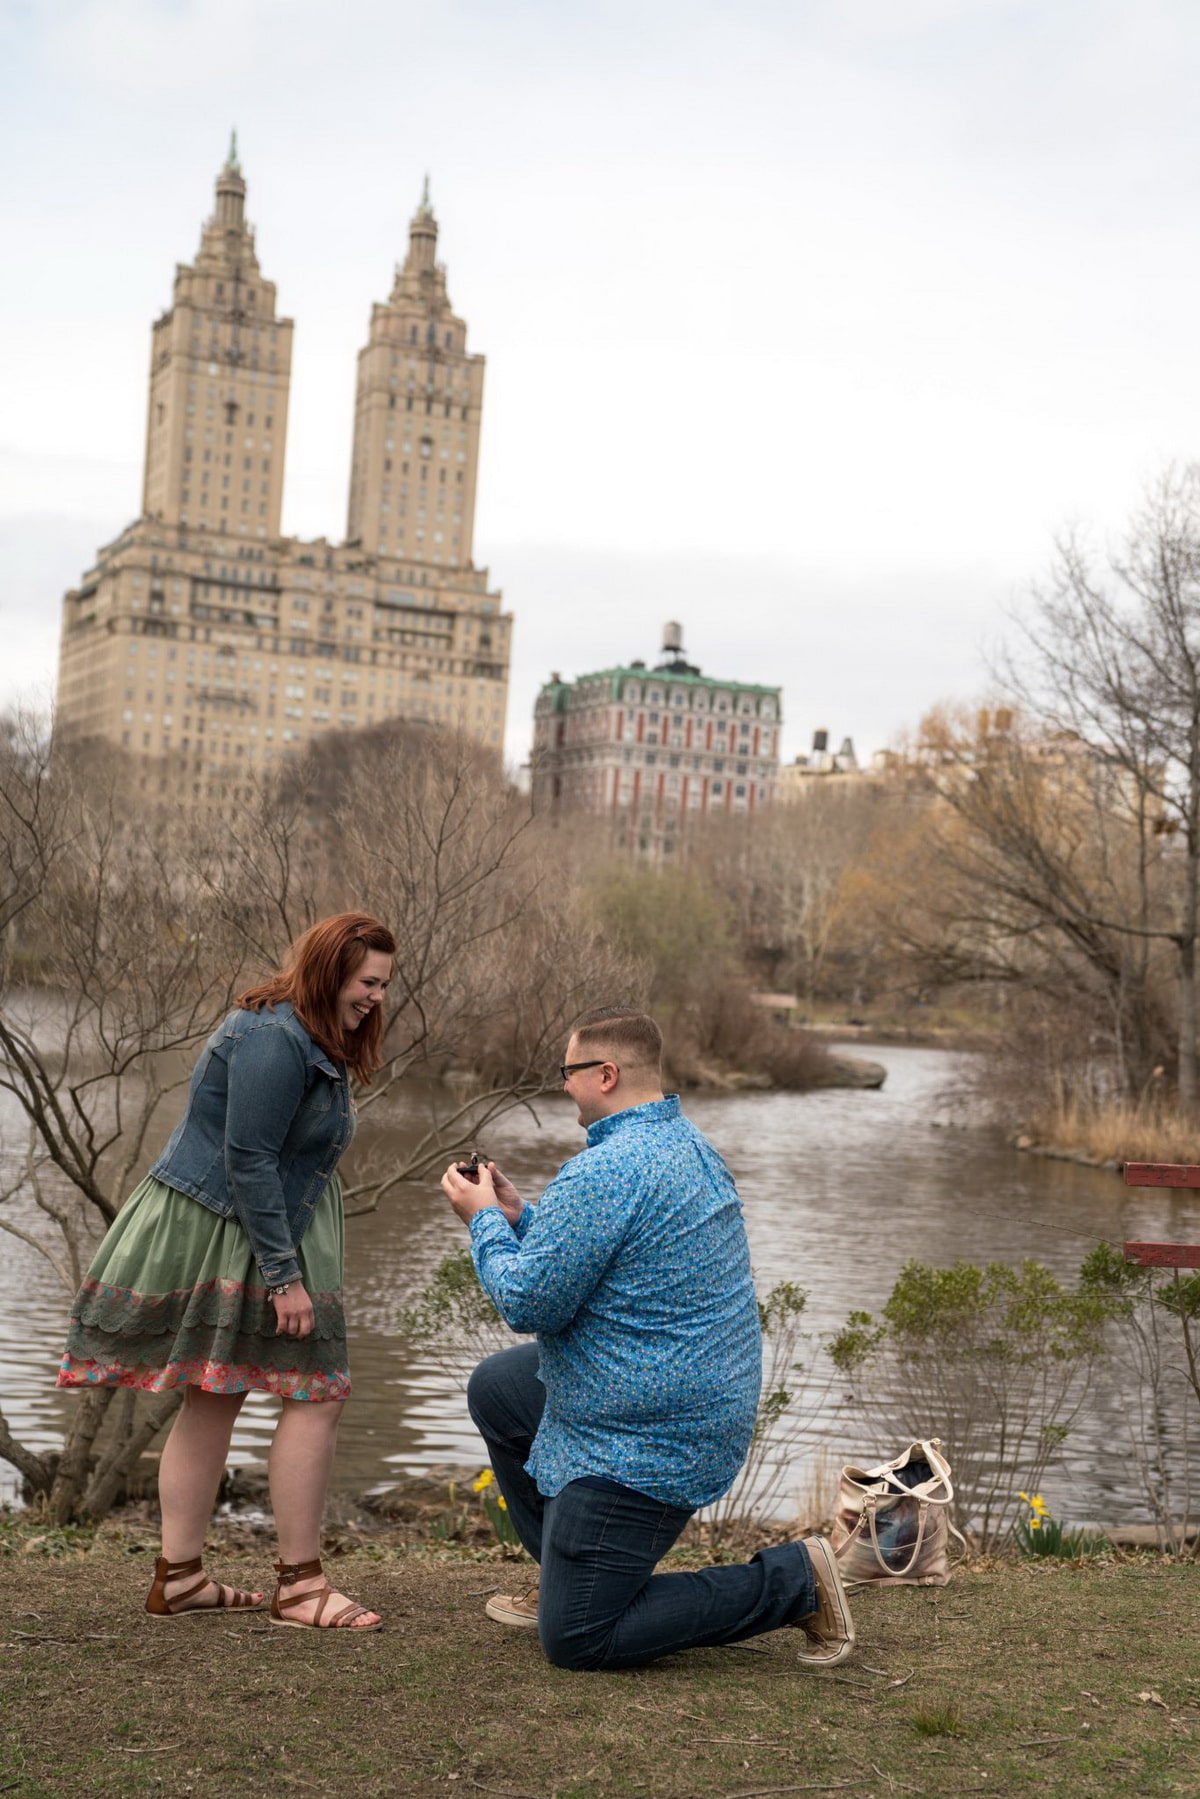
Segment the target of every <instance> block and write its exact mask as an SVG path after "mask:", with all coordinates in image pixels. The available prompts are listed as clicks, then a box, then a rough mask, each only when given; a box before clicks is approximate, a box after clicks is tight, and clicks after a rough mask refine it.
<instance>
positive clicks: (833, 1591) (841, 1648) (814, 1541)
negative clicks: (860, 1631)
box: [800, 1537, 856, 1663]
mask: <svg viewBox="0 0 1200 1799" xmlns="http://www.w3.org/2000/svg"><path fill="white" fill-rule="evenodd" d="M804 1547H805V1548H806V1549H807V1550H808V1553H809V1558H810V1559H811V1560H812V1561H813V1562H815V1563H819V1564H820V1567H821V1572H822V1573H823V1575H824V1577H825V1578H824V1587H825V1594H826V1597H827V1599H828V1601H829V1604H830V1607H831V1609H832V1610H833V1611H834V1612H835V1614H836V1622H837V1625H838V1627H839V1629H840V1632H841V1637H840V1639H839V1640H835V1641H834V1642H832V1643H831V1644H830V1645H829V1649H828V1651H827V1652H824V1653H823V1654H822V1655H821V1656H819V1657H817V1658H812V1659H814V1660H815V1661H817V1662H821V1663H823V1662H832V1661H844V1660H845V1659H846V1657H847V1656H848V1655H849V1654H850V1651H851V1650H852V1649H853V1647H854V1644H855V1640H856V1639H855V1630H854V1620H853V1618H852V1617H851V1616H850V1604H849V1601H848V1600H847V1598H846V1589H845V1587H844V1586H843V1585H842V1571H841V1569H840V1568H839V1567H838V1564H837V1557H836V1556H835V1555H834V1553H833V1550H832V1548H831V1547H830V1545H829V1543H828V1542H827V1540H826V1539H825V1538H824V1537H808V1538H806V1539H805V1543H804ZM806 1659H809V1658H807V1657H805V1655H804V1653H803V1651H801V1655H800V1660H801V1661H805V1660H806Z"/></svg>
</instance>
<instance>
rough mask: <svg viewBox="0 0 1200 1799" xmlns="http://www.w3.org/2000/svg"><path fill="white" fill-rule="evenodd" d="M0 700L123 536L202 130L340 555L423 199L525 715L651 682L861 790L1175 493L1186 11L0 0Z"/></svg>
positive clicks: (193, 235) (1195, 179) (1186, 148)
mask: <svg viewBox="0 0 1200 1799" xmlns="http://www.w3.org/2000/svg"><path fill="white" fill-rule="evenodd" d="M0 21H2V23H0V120H2V123H0V134H2V139H0V141H2V148H3V162H4V169H5V179H4V182H3V199H2V201H0V208H2V214H3V216H2V217H0V234H2V235H0V244H2V246H3V253H4V264H5V268H6V279H5V280H4V282H3V283H2V293H0V325H2V328H0V396H2V398H0V637H2V647H3V655H2V656H0V703H3V702H5V701H7V700H10V699H12V698H13V697H15V696H16V695H17V694H18V693H23V694H26V695H29V694H34V695H36V694H37V693H39V692H40V693H41V694H42V695H43V696H44V695H45V694H46V693H48V692H49V691H51V690H52V687H53V680H54V668H55V657H56V643H57V630H58V616H59V603H60V598H61V594H62V591H63V589H64V588H65V587H66V586H68V585H70V584H71V583H72V582H73V581H74V580H75V579H77V577H78V575H79V574H80V573H81V572H82V570H83V568H84V567H85V566H86V565H87V563H88V561H89V560H90V558H91V556H92V554H93V552H94V550H95V549H96V548H97V547H98V545H99V544H100V543H102V542H104V541H106V540H108V539H109V538H111V537H113V536H114V535H115V534H116V533H117V532H118V531H119V530H120V529H121V528H122V527H123V526H124V525H125V524H126V523H127V522H128V521H129V520H130V519H131V518H133V517H134V516H135V515H136V513H137V511H138V507H139V502H140V494H141V459H142V447H143V437H144V429H145V403H146V376H147V367H148V358H149V332H150V325H151V322H152V320H153V318H154V317H155V316H156V315H157V314H158V313H159V312H160V311H161V310H162V309H163V308H164V307H165V306H166V305H168V304H169V302H170V297H171V282H172V276H173V270H174V265H175V263H176V262H180V261H190V260H191V258H192V257H193V256H194V254H195V251H196V249H197V246H198V242H199V233H200V226H201V222H202V220H203V218H204V217H205V216H206V215H207V213H208V212H209V211H210V209H211V206H212V188H213V181H214V178H215V176H216V173H217V170H218V168H219V166H220V164H221V162H222V161H223V159H224V154H225V149H226V146H227V143H228V137H229V129H230V126H231V125H234V124H236V126H237V129H238V141H239V147H240V151H241V159H242V166H243V169H244V171H245V174H246V177H247V181H248V184H249V196H248V213H249V216H250V218H251V220H252V222H253V223H254V224H255V226H256V227H257V233H258V249H259V255H260V259H261V262H262V266H263V271H264V273H265V274H266V276H267V277H268V278H269V279H272V280H274V281H275V282H276V283H277V284H278V289H279V303H280V310H281V312H283V313H284V314H285V315H287V316H289V317H293V318H294V319H295V320H296V336H295V345H294V357H293V370H292V414H291V424H290V430H289V441H288V446H287V475H286V488H285V500H284V528H285V530H287V531H288V532H290V533H295V534H299V535H301V536H318V535H322V534H324V535H326V536H328V537H330V538H331V539H334V540H338V539H340V538H341V536H342V535H343V533H344V531H345V513H346V493H347V485H348V476H349V459H350V434H351V424H352V416H353V398H354V375H355V355H356V352H357V350H358V348H359V346H360V345H361V344H362V342H363V341H364V339H365V336H366V328H367V321H368V318H369V313H370V307H371V303H372V302H373V301H375V300H382V299H386V297H387V294H388V291H389V288H390V285H391V279H392V269H393V264H394V263H395V262H396V261H397V260H398V259H400V258H402V257H403V254H404V249H405V245H406V242H407V226H408V220H409V218H410V216H411V214H412V212H413V210H414V208H415V205H416V202H417V200H418V198H419V195H420V190H421V182H422V179H423V176H424V174H425V172H426V171H428V172H429V174H430V177H431V184H432V195H433V203H434V209H435V211H436V213H437V217H438V220H439V223H440V226H441V238H440V244H439V255H440V256H441V258H442V259H443V260H444V261H445V263H446V264H447V267H448V270H449V285H450V295H451V299H452V301H453V303H454V305H455V308H456V310H457V311H459V312H460V313H461V314H462V315H463V316H464V317H465V318H466V319H467V322H468V328H469V338H468V343H469V347H470V348H471V349H473V350H477V351H480V352H482V353H483V354H484V355H485V356H486V357H487V376H486V382H485V390H484V424H483V453H482V467H481V475H480V498H479V509H478V516H477V521H476V542H475V559H476V561H477V562H478V563H481V564H487V566H488V567H489V568H490V570H491V575H492V580H493V583H494V584H495V585H498V586H499V587H500V588H501V589H502V590H503V593H504V597H505V604H506V606H507V607H508V609H510V610H511V611H512V612H513V614H514V615H515V620H516V624H515V641H514V651H513V667H512V686H511V690H510V703H509V732H508V751H509V755H510V756H511V758H512V759H513V760H514V761H519V760H521V759H523V758H524V756H525V755H526V754H527V751H528V744H529V737H530V712H531V707H532V703H533V699H534V697H535V694H536V691H537V687H538V685H539V684H540V682H541V681H542V680H544V679H545V678H546V677H547V675H548V674H549V673H550V671H551V670H552V669H557V670H560V671H561V672H562V673H563V674H564V675H567V676H572V675H576V674H580V673H584V672H586V671H587V670H589V669H594V668H600V667H605V666H608V665H610V664H612V663H615V662H620V661H627V660H628V659H629V658H631V657H634V656H643V657H646V658H650V657H652V656H653V655H654V654H655V653H656V651H657V649H658V646H659V642H660V632H661V626H662V624H663V622H664V621H665V620H667V619H680V620H682V621H683V623H684V626H685V633H686V643H687V646H688V649H689V651H690V653H691V655H692V657H693V658H694V659H695V660H696V661H698V662H699V663H700V664H701V666H702V667H703V668H704V670H705V672H706V673H711V674H716V675H722V676H726V677H728V678H731V679H737V680H743V681H756V680H763V681H771V682H778V683H781V684H782V686H783V689H784V711H785V720H786V725H785V733H784V750H785V754H786V755H787V756H789V757H790V756H791V755H793V754H794V753H795V752H796V751H797V750H800V749H803V748H806V747H807V745H808V743H809V741H810V738H811V733H812V731H813V729H814V727H816V726H826V727H828V729H829V730H830V731H831V732H832V733H833V735H834V736H835V737H836V738H839V739H840V738H841V737H842V736H843V735H845V734H850V735H852V736H853V737H854V738H855V741H856V744H857V746H858V748H859V749H860V751H861V752H869V751H870V750H871V749H873V748H876V747H879V746H881V745H883V744H886V743H887V742H888V741H889V740H890V739H891V738H892V737H893V736H894V735H895V734H896V733H897V732H900V731H902V730H904V729H905V728H906V727H908V726H911V725H913V724H914V723H915V722H916V721H917V719H918V718H919V717H920V715H921V713H922V711H923V710H925V709H926V708H927V707H928V706H929V705H931V704H933V703H935V702H936V701H938V700H942V699H950V698H970V697H972V696H974V695H977V694H979V693H981V692H982V691H983V689H984V688H985V686H986V671H985V665H984V652H985V650H986V649H987V646H988V645H989V644H991V643H994V642H995V640H996V639H997V637H998V636H999V635H1000V634H1001V632H1002V631H1003V629H1004V626H1005V609H1006V608H1007V607H1010V606H1011V605H1012V604H1013V603H1014V601H1015V600H1017V599H1018V598H1019V596H1020V594H1021V592H1022V590H1023V589H1024V587H1025V586H1026V585H1027V583H1028V582H1029V581H1030V580H1031V579H1032V578H1034V577H1036V576H1037V574H1038V573H1039V572H1040V571H1041V570H1042V569H1044V568H1045V566H1046V563H1047V560H1048V558H1049V555H1050V552H1051V547H1052V540H1053V536H1054V534H1055V532H1056V531H1057V530H1059V529H1060V528H1061V527H1062V526H1063V525H1065V524H1067V523H1070V522H1083V523H1085V524H1087V525H1088V526H1089V527H1090V528H1091V530H1092V532H1093V534H1094V537H1095V540H1096V541H1097V543H1098V544H1100V545H1103V544H1104V542H1105V541H1106V540H1107V539H1109V538H1111V537H1113V536H1114V535H1115V534H1116V533H1117V532H1118V531H1119V530H1120V528H1121V525H1122V522H1123V520H1124V517H1125V515H1126V514H1127V513H1128V511H1129V510H1130V509H1131V508H1132V507H1133V505H1134V504H1135V503H1136V502H1137V499H1138V497H1139V494H1140V492H1141V490H1142V488H1143V486H1144V485H1145V484H1146V483H1147V481H1148V480H1150V479H1151V478H1152V477H1153V475H1154V474H1155V473H1156V471H1157V470H1158V469H1159V468H1160V467H1161V465H1162V464H1163V463H1164V462H1165V461H1167V460H1168V459H1170V458H1184V459H1186V458H1190V457H1192V456H1196V455H1200V414H1198V402H1200V333H1198V332H1197V329H1196V318H1197V302H1198V299H1200V229H1198V227H1200V194H1198V192H1197V190H1198V187H1200V120H1198V114H1197V108H1196V105H1195V96H1196V93H1197V91H1198V88H1200V82H1198V77H1200V6H1197V5H1196V3H1195V0H1160V3H1158V4H1156V3H1155V0H1026V3H1024V4H1018V3H1016V0H720V3H718V4H708V3H706V0H678V3H676V0H636V3H634V0H610V3H609V4H602V3H591V4H583V0H553V3H551V0H530V3H529V4H520V3H511V0H438V4H436V5H435V4H432V3H431V0H422V3H421V4H412V3H410V0H342V3H341V4H340V5H337V6H334V5H331V4H329V0H0Z"/></svg>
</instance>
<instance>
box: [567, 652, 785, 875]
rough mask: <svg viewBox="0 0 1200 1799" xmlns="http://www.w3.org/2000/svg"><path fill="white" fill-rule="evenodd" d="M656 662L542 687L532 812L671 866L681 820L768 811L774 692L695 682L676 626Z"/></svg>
mask: <svg viewBox="0 0 1200 1799" xmlns="http://www.w3.org/2000/svg"><path fill="white" fill-rule="evenodd" d="M662 657H663V659H662V660H661V661H660V662H658V663H656V664H655V666H654V667H653V668H647V667H646V664H645V663H644V662H640V661H633V662H630V663H628V664H623V665H622V666H620V667H618V668H608V669H603V670H601V671H600V672H598V673H596V674H590V675H580V676H579V677H578V678H577V679H576V680H574V681H564V680H563V679H562V678H561V677H560V676H559V675H552V676H551V678H550V680H549V681H548V682H547V683H546V685H545V686H544V687H543V688H542V690H541V692H540V693H539V695H538V698H537V704H536V706H535V708H534V744H533V759H532V791H533V804H534V810H535V811H537V812H541V813H549V814H554V813H565V812H583V813H590V814H592V815H594V816H596V817H598V818H602V819H604V820H606V821H608V822H609V823H610V825H611V827H612V829H613V831H614V833H615V836H616V840H617V842H618V843H620V844H624V845H627V846H629V847H631V848H634V849H637V850H640V851H645V852H652V853H656V854H662V855H670V854H672V853H673V852H674V850H675V849H676V848H677V847H678V843H679V839H680V836H681V834H682V833H683V832H684V831H685V830H686V828H687V826H688V823H689V822H690V821H694V820H696V819H699V818H705V817H711V816H712V815H714V814H717V813H724V814H731V813H751V812H756V811H758V810H759V809H760V808H761V807H763V806H766V805H769V804H770V802H771V800H772V799H773V798H774V794H775V781H776V775H777V771H778V768H779V733H780V727H781V724H782V717H781V710H780V701H781V691H782V690H781V689H780V688H778V687H769V686H759V685H752V684H749V683H746V682H741V681H722V680H719V679H717V678H716V677H715V676H713V675H705V674H702V673H701V671H700V669H699V668H697V667H695V666H694V665H693V664H692V663H689V662H688V661H687V660H686V657H685V655H684V650H683V634H682V630H681V627H680V626H679V625H677V624H669V625H668V626H667V627H666V631H665V633H664V643H663V652H662Z"/></svg>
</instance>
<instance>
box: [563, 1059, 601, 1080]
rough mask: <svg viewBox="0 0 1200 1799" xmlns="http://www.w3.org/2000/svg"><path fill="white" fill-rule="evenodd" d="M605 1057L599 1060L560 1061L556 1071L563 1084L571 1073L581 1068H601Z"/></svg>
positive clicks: (577, 1071) (576, 1072) (575, 1072)
mask: <svg viewBox="0 0 1200 1799" xmlns="http://www.w3.org/2000/svg"><path fill="white" fill-rule="evenodd" d="M606 1059H607V1058H604V1057H602V1058H601V1060H600V1061H599V1062H560V1063H559V1066H558V1072H559V1074H561V1076H562V1078H563V1082H564V1085H565V1083H566V1082H567V1081H569V1080H570V1078H571V1076H572V1075H573V1074H578V1073H579V1071H580V1070H581V1069H583V1068H603V1067H604V1063H605V1060H606Z"/></svg>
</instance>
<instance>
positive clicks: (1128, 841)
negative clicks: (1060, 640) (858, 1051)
mask: <svg viewBox="0 0 1200 1799" xmlns="http://www.w3.org/2000/svg"><path fill="white" fill-rule="evenodd" d="M998 716H999V719H1000V724H999V725H998V726H997V725H996V722H995V721H996V718H997V714H996V713H995V712H994V711H987V712H983V713H980V714H972V713H969V712H966V711H962V712H959V713H957V714H954V713H948V712H941V713H938V714H934V715H931V716H930V717H929V718H927V719H926V720H925V722H924V724H923V726H922V729H921V732H920V736H919V739H918V744H917V746H916V752H915V756H914V758H913V759H912V762H911V764H910V773H909V777H908V778H909V779H911V780H915V781H919V782H921V783H922V784H923V785H925V787H926V788H927V790H928V791H929V792H930V793H931V794H932V795H933V796H934V798H935V802H936V803H935V804H934V805H932V807H931V808H930V810H929V811H928V813H927V814H926V816H925V818H924V820H923V822H922V825H921V828H920V829H918V830H916V831H913V832H912V833H910V835H909V836H908V838H907V840H906V842H905V844H904V845H903V848H902V850H901V852H900V853H899V854H893V855H892V856H891V857H890V859H889V860H888V862H887V865H886V867H885V868H883V869H881V870H880V871H878V874H877V887H878V891H879V900H878V903H879V906H880V909H881V911H883V912H884V913H885V914H886V916H887V918H888V923H889V929H890V933H891V937H892V940H893V942H895V943H897V944H899V945H901V946H902V947H903V948H904V950H905V951H906V953H907V955H908V957H909V959H910V962H911V965H912V966H913V968H914V970H915V971H916V973H917V974H918V975H919V977H920V979H921V981H922V982H923V983H925V984H928V985H932V986H937V987H940V988H943V989H947V988H951V989H952V988H955V987H959V988H962V987H974V988H976V989H979V988H983V989H990V990H992V991H993V992H1004V993H1008V994H1009V995H1011V996H1013V998H1014V1006H1013V1007H1010V1013H1011V1015H1012V1016H1013V1017H1014V1018H1015V1017H1016V1016H1017V1015H1018V1013H1019V1012H1020V1011H1021V1009H1022V1008H1023V1011H1024V1014H1025V1015H1027V1016H1033V1015H1034V1014H1035V1013H1038V1014H1039V1015H1043V1016H1044V1017H1045V1018H1046V1019H1047V1020H1049V1019H1051V1018H1052V1016H1053V1015H1054V1014H1056V1013H1057V1015H1058V1016H1059V1018H1060V1019H1062V1020H1065V1021H1066V1022H1067V1025H1068V1029H1069V1031H1070V1032H1073V1033H1074V1034H1075V1038H1076V1042H1075V1054H1074V1058H1073V1059H1074V1060H1077V1061H1078V1062H1079V1064H1080V1066H1081V1067H1082V1066H1086V1065H1088V1064H1089V1063H1091V1064H1096V1063H1097V1062H1101V1063H1103V1064H1104V1065H1105V1067H1106V1069H1107V1070H1109V1072H1108V1073H1107V1074H1106V1076H1105V1078H1106V1079H1108V1080H1111V1081H1114V1082H1115V1084H1116V1086H1117V1087H1118V1088H1119V1090H1120V1091H1121V1093H1122V1096H1123V1097H1129V1098H1136V1097H1137V1096H1138V1095H1139V1094H1140V1093H1141V1092H1142V1091H1143V1090H1144V1089H1145V1087H1146V1084H1147V1081H1148V1080H1149V1078H1150V1077H1151V1075H1152V1073H1153V1070H1154V1068H1155V1067H1156V1066H1157V1064H1158V1062H1159V1059H1160V1058H1161V1057H1162V1056H1163V1055H1164V1054H1165V1053H1166V1048H1167V1043H1168V1040H1169V1035H1170V1032H1169V1023H1168V1020H1167V1018H1166V1017H1165V1016H1164V1011H1163V1003H1162V995H1163V986H1164V980H1163V976H1164V970H1163V966H1162V964H1163V954H1164V948H1165V945H1164V944H1163V943H1162V941H1161V940H1159V941H1158V942H1156V941H1155V938H1154V937H1153V935H1152V934H1151V932H1150V930H1149V928H1148V926H1149V924H1150V923H1151V922H1152V921H1153V920H1154V919H1155V918H1156V917H1158V916H1161V913H1162V910H1163V908H1164V907H1165V906H1166V905H1168V904H1169V903H1170V897H1169V896H1170V890H1171V885H1172V881H1173V878H1174V871H1173V866H1172V863H1171V857H1170V849H1169V842H1168V840H1167V839H1165V838H1164V837H1163V836H1162V834H1161V833H1156V832H1155V831H1154V829H1153V827H1152V820H1151V818H1150V816H1149V813H1148V810H1147V808H1146V806H1145V803H1144V798H1143V796H1142V795H1141V794H1140V792H1139V790H1138V789H1137V787H1136V785H1135V784H1134V783H1132V782H1130V781H1129V779H1128V777H1127V776H1126V774H1125V772H1124V770H1123V769H1122V768H1121V767H1120V765H1118V764H1115V763H1114V762H1113V760H1112V758H1111V757H1109V756H1108V755H1107V754H1106V753H1105V752H1104V751H1103V750H1100V749H1097V748H1095V747H1094V746H1092V745H1090V744H1087V743H1085V742H1084V741H1083V740H1082V739H1080V738H1079V737H1078V736H1077V735H1076V734H1075V733H1064V732H1061V731H1057V730H1048V729H1047V727H1046V726H1045V725H1044V724H1043V723H1041V721H1038V720H1031V719H1029V718H1028V717H1024V716H1022V715H1021V714H1019V713H1014V712H1012V711H1011V710H1001V711H1000V713H999V714H998ZM1042 1002H1044V1004H1043V1003H1042ZM1039 1008H1040V1011H1039ZM1051 1035H1052V1036H1053V1037H1054V1052H1055V1053H1054V1059H1055V1060H1057V1059H1058V1056H1059V1053H1060V1051H1061V1040H1060V1038H1059V1036H1058V1035H1057V1034H1056V1033H1054V1032H1051ZM1023 1053H1024V1050H1023Z"/></svg>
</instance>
